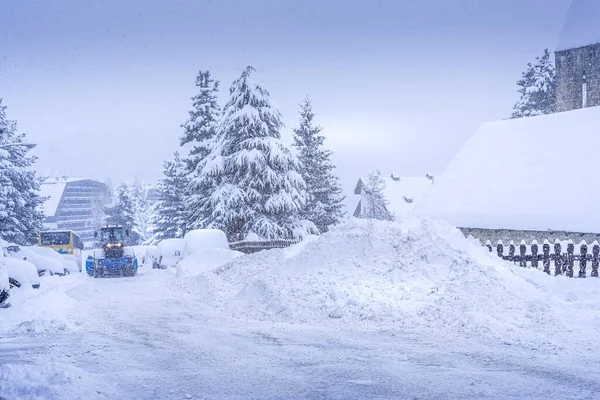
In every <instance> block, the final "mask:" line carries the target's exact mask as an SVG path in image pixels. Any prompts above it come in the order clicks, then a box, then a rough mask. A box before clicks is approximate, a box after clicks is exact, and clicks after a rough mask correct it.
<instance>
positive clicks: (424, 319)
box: [193, 218, 562, 338]
mask: <svg viewBox="0 0 600 400" xmlns="http://www.w3.org/2000/svg"><path fill="white" fill-rule="evenodd" d="M529 272H530V274H529V275H531V273H534V274H537V275H536V279H538V278H537V277H539V279H541V280H544V279H553V278H551V277H545V276H543V274H541V273H538V272H537V271H529ZM193 285H194V287H195V288H196V290H197V292H196V293H197V295H198V296H202V297H204V300H203V303H207V304H209V305H211V306H214V307H216V308H218V309H220V310H222V311H224V312H225V313H228V314H232V315H233V316H236V317H243V318H253V319H262V320H270V321H271V320H274V321H281V322H295V323H309V324H315V323H316V324H323V323H326V324H327V323H333V324H336V323H339V324H342V325H343V326H344V327H347V328H351V327H354V328H360V327H377V328H380V329H386V328H391V329H395V328H402V329H411V328H415V329H422V328H423V327H430V328H440V327H444V328H457V329H459V330H463V331H464V330H467V331H469V332H479V333H482V334H485V335H490V336H493V337H496V338H506V337H507V336H513V337H514V338H518V337H519V336H520V335H519V334H521V335H522V334H523V332H519V330H521V329H527V330H528V335H529V337H531V335H532V334H531V332H530V330H529V329H528V328H530V327H533V326H538V325H544V324H549V326H550V328H548V329H551V330H552V329H562V327H561V324H560V323H559V322H558V321H557V318H556V316H555V314H554V312H553V310H552V308H551V304H552V299H551V298H550V296H548V294H547V293H546V292H544V291H543V290H541V289H538V288H537V286H536V284H534V283H532V282H531V280H530V279H529V278H527V271H521V270H519V269H518V268H516V267H512V266H511V265H510V264H507V263H505V262H503V261H502V260H500V259H498V258H496V257H495V256H491V255H490V254H489V253H487V252H486V251H485V250H483V249H482V248H481V247H479V246H476V245H474V244H473V243H471V242H469V241H467V240H466V239H465V238H464V237H463V236H462V235H461V233H460V232H459V231H458V230H457V229H455V228H453V227H451V226H449V225H447V224H445V223H438V222H433V221H430V220H426V219H418V218H408V219H405V220H403V221H401V222H400V223H385V222H380V221H368V220H350V221H349V222H347V223H345V224H344V225H342V226H340V227H338V228H336V229H334V230H332V231H330V232H328V233H327V234H324V235H322V236H321V237H319V238H317V239H315V238H311V240H310V241H307V242H302V243H300V244H298V245H297V246H296V247H292V248H288V249H276V250H270V251H263V252H260V253H256V254H252V255H248V256H244V257H239V258H236V259H234V260H232V261H230V262H228V263H226V264H224V265H222V266H221V267H219V268H218V269H217V270H216V271H215V272H212V273H206V274H203V275H201V276H199V277H196V278H195V279H194V280H193ZM536 331H540V330H539V329H536ZM546 333H550V332H548V331H546ZM512 334H514V335H512Z"/></svg>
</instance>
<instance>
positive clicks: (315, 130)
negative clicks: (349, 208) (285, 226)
mask: <svg viewBox="0 0 600 400" xmlns="http://www.w3.org/2000/svg"><path fill="white" fill-rule="evenodd" d="M314 118H315V114H314V113H313V111H312V105H311V102H310V100H309V99H308V98H306V99H305V100H304V102H303V103H302V105H301V107H300V125H299V126H298V127H297V128H295V129H294V146H295V147H296V148H297V149H298V161H299V162H300V169H299V172H300V175H302V178H303V179H304V181H305V182H306V187H307V191H308V202H307V204H306V208H305V211H304V218H306V219H308V220H309V221H312V222H314V223H315V225H316V226H317V228H318V229H319V231H320V232H321V233H324V232H327V230H328V227H329V226H330V225H334V224H336V223H339V222H340V221H341V219H342V218H343V217H344V214H345V212H344V204H343V201H344V196H342V188H341V187H340V183H339V179H338V177H336V176H335V175H334V174H333V169H334V168H335V167H334V166H333V164H332V163H331V160H330V157H331V151H329V150H325V149H323V142H324V141H325V137H324V136H323V135H321V130H322V128H321V127H320V126H318V125H314Z"/></svg>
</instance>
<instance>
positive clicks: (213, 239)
mask: <svg viewBox="0 0 600 400" xmlns="http://www.w3.org/2000/svg"><path fill="white" fill-rule="evenodd" d="M183 240H184V241H185V250H184V252H183V256H184V257H188V256H190V255H192V254H194V253H198V252H200V251H205V250H209V249H223V250H229V242H228V241H227V235H225V232H223V231H222V230H219V229H194V230H191V231H189V232H187V233H186V234H185V236H184V237H183Z"/></svg>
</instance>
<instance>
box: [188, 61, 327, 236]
mask: <svg viewBox="0 0 600 400" xmlns="http://www.w3.org/2000/svg"><path fill="white" fill-rule="evenodd" d="M253 71H254V69H253V68H252V67H247V68H246V69H245V70H244V72H243V73H242V75H241V77H240V78H239V79H237V80H235V81H234V82H233V84H232V85H231V88H230V89H229V94H230V98H229V101H228V103H227V106H226V107H225V112H224V115H223V120H222V122H221V125H220V130H219V137H218V140H217V141H216V146H215V147H214V149H213V152H212V154H211V156H210V157H208V158H207V161H206V162H205V163H203V164H204V165H203V168H202V173H201V174H200V176H199V177H198V180H200V181H203V182H211V185H213V186H214V188H215V189H214V191H213V193H212V195H211V196H210V197H209V198H207V199H205V200H204V201H203V202H202V204H201V206H202V207H203V210H204V211H206V212H207V215H208V217H207V219H206V220H205V223H204V225H205V226H208V227H215V228H219V229H223V230H224V231H225V233H226V234H227V237H228V238H229V240H231V241H235V240H243V239H244V238H245V237H246V236H247V235H248V234H249V233H250V232H254V233H256V234H257V235H258V236H259V237H262V238H265V239H274V238H289V237H301V236H304V235H306V234H308V233H311V232H314V231H316V227H315V226H314V224H312V223H311V222H309V221H306V220H303V219H302V218H301V217H300V214H301V212H302V211H303V210H304V207H305V205H306V200H307V197H308V196H307V193H306V184H305V183H304V180H303V179H302V176H301V175H300V174H299V173H298V168H299V166H298V161H297V159H296V158H295V157H294V155H293V154H292V153H291V152H290V150H289V149H287V148H285V147H284V146H283V144H282V143H281V140H280V138H281V135H280V129H281V127H282V126H283V123H282V121H281V114H280V113H279V111H277V110H276V108H275V106H274V105H273V104H272V103H271V100H270V99H269V93H268V92H267V90H265V89H264V88H263V87H262V86H261V85H260V84H258V83H256V82H254V81H252V80H251V79H250V74H251V73H252V72H253Z"/></svg>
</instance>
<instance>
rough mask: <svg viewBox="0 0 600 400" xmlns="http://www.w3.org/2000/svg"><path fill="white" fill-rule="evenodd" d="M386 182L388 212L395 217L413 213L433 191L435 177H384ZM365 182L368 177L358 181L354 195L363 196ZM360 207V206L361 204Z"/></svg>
mask: <svg viewBox="0 0 600 400" xmlns="http://www.w3.org/2000/svg"><path fill="white" fill-rule="evenodd" d="M382 178H383V179H384V181H385V189H384V195H385V198H386V199H387V201H388V202H389V204H388V210H389V211H390V212H392V213H393V214H394V215H402V214H406V213H407V212H409V211H411V210H412V208H413V207H414V205H415V204H416V203H417V202H418V201H420V200H421V198H422V197H423V196H424V195H425V194H426V193H427V192H428V191H429V190H430V189H431V187H432V185H433V182H434V181H433V176H429V175H427V176H411V177H400V176H398V175H396V174H387V175H383V176H382ZM363 181H365V182H366V181H367V178H366V177H363V178H361V179H359V180H358V183H357V184H356V187H355V189H354V194H361V192H362V184H363ZM359 205H360V204H359Z"/></svg>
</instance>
